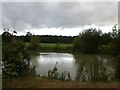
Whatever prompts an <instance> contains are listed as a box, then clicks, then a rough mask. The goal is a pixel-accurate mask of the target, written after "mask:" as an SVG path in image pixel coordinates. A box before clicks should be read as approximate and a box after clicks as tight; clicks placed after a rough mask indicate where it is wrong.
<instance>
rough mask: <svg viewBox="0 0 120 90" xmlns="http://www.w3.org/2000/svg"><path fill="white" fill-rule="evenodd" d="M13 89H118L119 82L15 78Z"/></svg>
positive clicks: (12, 83)
mask: <svg viewBox="0 0 120 90" xmlns="http://www.w3.org/2000/svg"><path fill="white" fill-rule="evenodd" d="M9 85H10V87H11V88H118V82H76V81H68V82H63V81H59V80H53V79H47V78H42V77H39V78H34V77H22V78H14V79H12V80H11V81H10V83H9Z"/></svg>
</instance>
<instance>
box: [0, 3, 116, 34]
mask: <svg viewBox="0 0 120 90" xmlns="http://www.w3.org/2000/svg"><path fill="white" fill-rule="evenodd" d="M117 23H118V3H117V2H2V27H3V28H4V27H5V28H9V29H10V30H11V31H13V29H15V30H16V31H17V32H18V35H25V34H26V32H28V31H30V32H32V33H33V34H37V35H63V36H75V35H78V34H79V32H81V31H83V30H84V29H87V28H90V27H93V28H94V27H95V28H98V29H101V30H102V31H103V32H109V31H111V29H112V27H113V26H114V25H115V24H117ZM0 33H2V31H0Z"/></svg>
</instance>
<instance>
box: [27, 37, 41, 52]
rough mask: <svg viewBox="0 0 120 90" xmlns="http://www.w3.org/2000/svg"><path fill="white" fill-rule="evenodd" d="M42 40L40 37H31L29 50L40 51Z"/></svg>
mask: <svg viewBox="0 0 120 90" xmlns="http://www.w3.org/2000/svg"><path fill="white" fill-rule="evenodd" d="M39 44H40V39H39V37H38V36H35V35H33V36H31V40H30V44H29V47H28V49H30V50H39V48H40V45H39Z"/></svg>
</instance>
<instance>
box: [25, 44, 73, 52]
mask: <svg viewBox="0 0 120 90" xmlns="http://www.w3.org/2000/svg"><path fill="white" fill-rule="evenodd" d="M28 44H29V43H27V45H28ZM39 46H40V49H39V51H42V52H71V51H72V47H73V44H72V43H71V44H62V43H39Z"/></svg>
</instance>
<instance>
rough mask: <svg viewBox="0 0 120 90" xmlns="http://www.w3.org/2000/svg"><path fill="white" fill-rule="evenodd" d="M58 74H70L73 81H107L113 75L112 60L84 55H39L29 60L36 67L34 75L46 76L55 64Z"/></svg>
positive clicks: (104, 56) (113, 63)
mask: <svg viewBox="0 0 120 90" xmlns="http://www.w3.org/2000/svg"><path fill="white" fill-rule="evenodd" d="M56 62H58V64H57V66H56V67H57V70H58V73H63V72H70V75H71V78H72V79H73V80H74V79H76V80H81V81H84V80H89V79H104V80H106V79H108V80H112V79H113V78H114V74H115V66H116V64H115V62H114V58H113V57H111V56H107V55H89V54H87V55H85V54H75V55H73V54H71V53H55V52H52V53H51V52H50V53H46V52H45V53H42V52H41V53H40V54H39V55H38V56H34V57H32V58H31V63H32V65H36V66H37V67H36V73H37V74H40V75H42V76H47V74H48V71H49V70H52V69H53V68H54V66H55V64H56Z"/></svg>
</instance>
